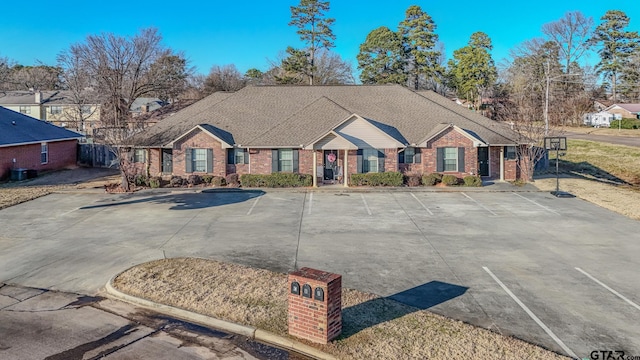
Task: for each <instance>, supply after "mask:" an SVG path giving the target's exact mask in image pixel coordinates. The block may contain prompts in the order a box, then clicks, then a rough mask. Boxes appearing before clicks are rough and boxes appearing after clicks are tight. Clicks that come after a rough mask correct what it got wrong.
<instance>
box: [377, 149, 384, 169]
mask: <svg viewBox="0 0 640 360" xmlns="http://www.w3.org/2000/svg"><path fill="white" fill-rule="evenodd" d="M378 172H384V151H381V150H378Z"/></svg>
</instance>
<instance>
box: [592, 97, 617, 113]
mask: <svg viewBox="0 0 640 360" xmlns="http://www.w3.org/2000/svg"><path fill="white" fill-rule="evenodd" d="M613 104H614V102H613V101H612V100H603V99H600V100H594V101H593V108H594V109H595V110H597V111H598V112H600V111H603V110H604V109H606V108H608V107H609V106H611V105H613Z"/></svg>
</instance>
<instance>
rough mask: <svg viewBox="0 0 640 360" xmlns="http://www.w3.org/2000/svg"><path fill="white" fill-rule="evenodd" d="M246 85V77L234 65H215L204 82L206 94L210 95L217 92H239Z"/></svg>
mask: <svg viewBox="0 0 640 360" xmlns="http://www.w3.org/2000/svg"><path fill="white" fill-rule="evenodd" d="M246 85H247V82H246V80H245V79H244V76H242V74H241V73H240V71H238V69H237V68H236V66H235V65H234V64H229V65H224V66H219V65H214V66H212V67H211V71H209V75H207V77H206V78H205V80H204V94H205V95H209V94H212V93H214V92H216V91H238V90H240V89H242V88H243V87H245V86H246Z"/></svg>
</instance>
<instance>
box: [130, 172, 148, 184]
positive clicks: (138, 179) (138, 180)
mask: <svg viewBox="0 0 640 360" xmlns="http://www.w3.org/2000/svg"><path fill="white" fill-rule="evenodd" d="M133 183H134V184H135V185H136V186H149V178H147V176H146V175H143V174H137V175H136V176H134V177H133Z"/></svg>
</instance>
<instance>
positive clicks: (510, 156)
mask: <svg viewBox="0 0 640 360" xmlns="http://www.w3.org/2000/svg"><path fill="white" fill-rule="evenodd" d="M504 153H505V155H504V157H505V159H507V160H515V159H516V157H517V154H516V147H515V146H505V150H504Z"/></svg>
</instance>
